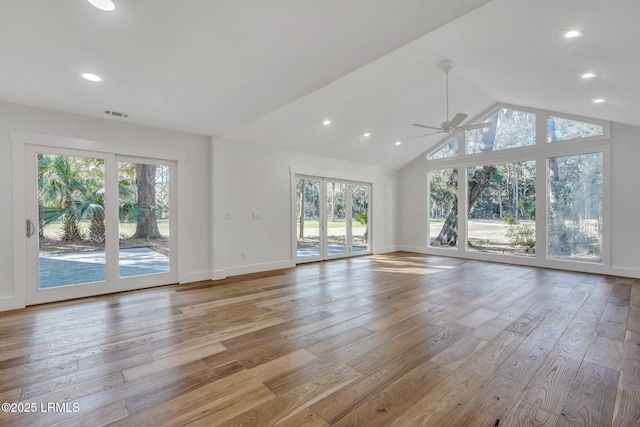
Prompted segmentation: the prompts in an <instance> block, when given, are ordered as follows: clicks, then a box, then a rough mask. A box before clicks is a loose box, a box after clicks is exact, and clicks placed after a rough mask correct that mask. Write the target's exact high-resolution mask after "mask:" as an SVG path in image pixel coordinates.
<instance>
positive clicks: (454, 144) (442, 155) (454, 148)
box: [427, 138, 458, 160]
mask: <svg viewBox="0 0 640 427" xmlns="http://www.w3.org/2000/svg"><path fill="white" fill-rule="evenodd" d="M457 155H458V138H452V139H451V140H450V141H449V143H448V144H446V145H444V146H442V147H440V148H438V149H437V150H435V151H433V152H431V153H429V155H428V156H427V159H428V160H435V159H446V158H448V157H455V156H457Z"/></svg>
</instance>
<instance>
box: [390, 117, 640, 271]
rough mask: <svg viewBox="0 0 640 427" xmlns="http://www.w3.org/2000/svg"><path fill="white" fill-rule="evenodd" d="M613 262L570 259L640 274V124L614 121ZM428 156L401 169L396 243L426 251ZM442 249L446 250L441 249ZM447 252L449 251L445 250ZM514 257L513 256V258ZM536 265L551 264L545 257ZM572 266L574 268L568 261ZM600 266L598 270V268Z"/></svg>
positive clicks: (587, 267) (579, 267)
mask: <svg viewBox="0 0 640 427" xmlns="http://www.w3.org/2000/svg"><path fill="white" fill-rule="evenodd" d="M609 142H610V144H611V182H610V184H611V186H610V189H611V206H610V207H611V242H610V243H611V265H610V266H604V267H595V268H594V266H593V265H587V264H584V265H580V264H578V263H571V264H572V265H573V266H574V267H575V268H576V269H577V270H581V271H593V272H599V273H604V274H613V275H620V276H628V277H639V278H640V186H639V184H638V182H639V179H638V172H637V171H638V161H639V159H640V127H636V126H628V125H622V124H618V123H611V138H610V139H609ZM424 171H425V157H424V156H421V157H420V158H418V159H416V160H414V161H413V162H412V163H411V164H409V165H407V166H406V167H405V168H404V169H402V171H401V172H400V196H399V197H400V206H401V207H402V208H401V210H400V212H401V216H400V223H399V230H398V236H399V237H398V242H397V245H398V247H399V248H400V249H403V250H413V251H416V252H425V249H426V248H425V242H426V216H425V203H426V198H425V191H426V184H425V179H426V178H425V172H424ZM439 253H443V252H442V251H441V252H439ZM443 254H445V255H446V252H445V253H443ZM511 259H513V258H511ZM535 264H536V265H541V266H548V265H546V264H545V263H544V261H542V260H536V261H535ZM568 267H569V268H573V267H571V266H570V265H568ZM596 270H597V271H596Z"/></svg>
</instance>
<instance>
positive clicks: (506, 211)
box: [467, 161, 536, 256]
mask: <svg viewBox="0 0 640 427" xmlns="http://www.w3.org/2000/svg"><path fill="white" fill-rule="evenodd" d="M467 179H468V182H469V184H468V187H467V188H468V196H467V200H468V201H469V220H468V222H467V227H468V236H469V237H468V247H469V250H471V251H479V252H491V253H500V254H505V255H524V256H533V255H534V254H535V243H536V241H535V235H536V223H535V211H536V162H535V161H528V162H517V163H500V164H491V165H484V166H477V167H471V168H468V169H467Z"/></svg>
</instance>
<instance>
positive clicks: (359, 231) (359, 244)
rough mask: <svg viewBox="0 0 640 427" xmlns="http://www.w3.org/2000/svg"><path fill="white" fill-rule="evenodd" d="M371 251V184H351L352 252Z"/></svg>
mask: <svg viewBox="0 0 640 427" xmlns="http://www.w3.org/2000/svg"><path fill="white" fill-rule="evenodd" d="M367 251H369V186H368V185H360V184H351V252H352V253H354V254H357V253H359V252H367Z"/></svg>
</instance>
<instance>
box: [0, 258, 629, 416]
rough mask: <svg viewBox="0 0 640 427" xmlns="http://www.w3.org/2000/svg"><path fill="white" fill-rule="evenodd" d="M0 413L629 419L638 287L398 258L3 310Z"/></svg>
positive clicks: (338, 263)
mask: <svg viewBox="0 0 640 427" xmlns="http://www.w3.org/2000/svg"><path fill="white" fill-rule="evenodd" d="M0 402H6V403H9V404H10V408H9V409H15V410H19V411H21V412H22V413H15V412H6V411H4V412H1V413H0V425H1V426H3V427H9V426H40V425H43V426H44V425H61V426H74V425H78V426H97V425H114V426H127V427H129V426H182V425H189V426H213V425H222V426H252V427H254V426H272V425H274V426H292V427H301V426H309V427H316V426H317V427H322V426H325V427H326V426H367V427H370V426H411V427H413V426H437V427H440V426H571V425H580V426H594V427H602V426H610V425H613V426H638V425H640V280H632V279H625V278H616V277H610V276H599V275H589V274H582V273H573V272H562V271H552V270H545V269H539V268H532V267H523V266H512V265H501V264H492V263H485V262H478V261H468V260H460V259H453V258H443V257H428V256H423V255H416V254H410V253H394V254H388V255H381V256H369V257H359V258H352V259H347V260H339V261H332V262H325V263H315V264H308V265H302V266H299V267H297V268H294V269H288V270H280V271H275V272H268V273H260V274H253V275H246V276H241V277H233V278H229V279H226V280H222V281H217V282H211V281H208V282H199V283H193V284H188V285H181V286H177V285H176V286H165V287H160V288H154V289H148V290H143V291H135V292H127V293H121V294H116V295H109V296H104V297H96V298H88V299H82V300H75V301H68V302H63V303H55V304H48V305H42V306H36V307H29V308H27V309H24V310H18V311H13V312H7V313H0ZM11 404H12V405H11ZM4 409H5V410H6V408H4ZM27 410H31V411H35V412H31V413H28V412H25V411H27Z"/></svg>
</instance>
